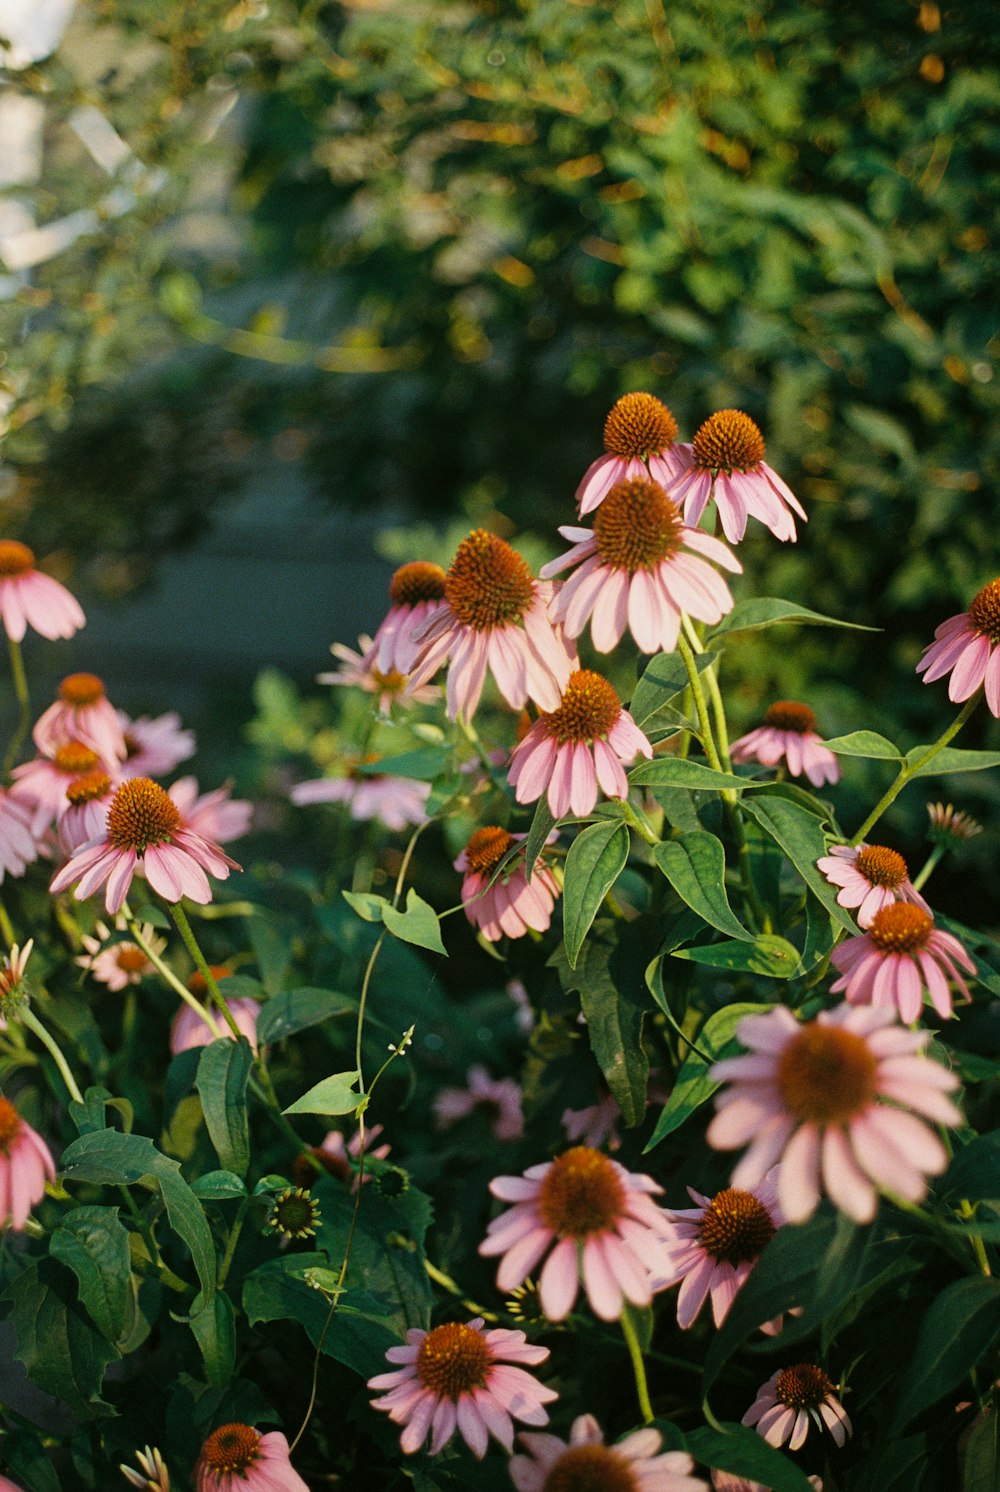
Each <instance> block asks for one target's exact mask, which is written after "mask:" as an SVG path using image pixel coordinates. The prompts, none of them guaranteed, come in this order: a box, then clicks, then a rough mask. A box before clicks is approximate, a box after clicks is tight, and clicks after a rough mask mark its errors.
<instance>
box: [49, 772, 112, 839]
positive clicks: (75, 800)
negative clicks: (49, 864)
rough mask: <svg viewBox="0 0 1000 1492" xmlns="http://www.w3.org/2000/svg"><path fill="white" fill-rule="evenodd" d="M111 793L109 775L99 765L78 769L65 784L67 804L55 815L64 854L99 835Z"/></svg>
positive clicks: (98, 837) (97, 837)
mask: <svg viewBox="0 0 1000 1492" xmlns="http://www.w3.org/2000/svg"><path fill="white" fill-rule="evenodd" d="M113 795H114V788H113V786H112V783H111V778H110V777H109V776H108V774H107V772H105V771H103V770H102V769H101V768H97V770H96V771H93V772H81V773H80V775H79V777H73V778H71V780H70V781H69V782H68V783H67V784H66V806H65V809H64V811H63V812H62V813H60V815H59V818H58V826H59V848H60V849H61V850H62V852H63V854H64V855H72V854H73V853H74V851H76V850H78V849H79V848H80V846H81V845H85V844H89V843H90V842H91V841H92V840H95V839H100V837H101V831H102V829H103V827H104V823H105V820H106V818H107V813H108V805H109V803H110V802H111V799H112V796H113Z"/></svg>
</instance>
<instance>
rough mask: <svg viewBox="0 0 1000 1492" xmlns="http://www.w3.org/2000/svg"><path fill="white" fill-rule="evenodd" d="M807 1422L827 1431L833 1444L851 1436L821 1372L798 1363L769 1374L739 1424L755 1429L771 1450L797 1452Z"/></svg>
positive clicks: (844, 1414) (845, 1417)
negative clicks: (831, 1437)
mask: <svg viewBox="0 0 1000 1492" xmlns="http://www.w3.org/2000/svg"><path fill="white" fill-rule="evenodd" d="M810 1421H812V1423H813V1424H815V1425H816V1427H817V1429H819V1430H824V1429H825V1430H829V1432H830V1434H831V1435H832V1436H833V1439H834V1442H835V1443H836V1444H837V1445H843V1444H844V1442H845V1441H846V1440H847V1437H848V1435H850V1434H851V1422H850V1420H849V1419H848V1417H847V1414H846V1412H845V1410H844V1406H843V1405H842V1404H841V1402H840V1400H839V1399H838V1398H837V1396H836V1394H835V1393H834V1391H833V1384H832V1383H831V1382H830V1380H829V1378H828V1377H827V1376H826V1374H825V1373H824V1372H823V1369H822V1368H817V1367H816V1366H815V1365H814V1364H813V1363H807V1362H800V1363H796V1364H795V1366H794V1367H792V1368H782V1369H780V1371H779V1372H777V1373H772V1375H771V1377H770V1378H769V1379H768V1380H767V1382H766V1383H765V1384H763V1385H762V1386H761V1387H760V1388H759V1389H758V1390H757V1397H756V1399H755V1400H754V1401H753V1403H752V1404H751V1405H750V1408H749V1409H748V1410H747V1412H746V1414H745V1415H744V1416H743V1420H742V1423H743V1424H744V1425H753V1426H755V1427H756V1430H757V1434H758V1435H760V1436H761V1437H762V1438H763V1439H764V1440H766V1441H767V1443H768V1445H773V1446H774V1447H775V1449H780V1447H781V1446H783V1445H787V1446H788V1449H789V1450H790V1451H797V1450H800V1449H801V1447H802V1446H803V1445H805V1442H806V1436H807V1435H808V1434H809V1424H810Z"/></svg>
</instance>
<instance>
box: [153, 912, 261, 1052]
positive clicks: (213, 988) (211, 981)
mask: <svg viewBox="0 0 1000 1492" xmlns="http://www.w3.org/2000/svg"><path fill="white" fill-rule="evenodd" d="M167 905H168V907H169V909H170V915H171V916H172V917H173V919H174V921H175V922H176V924H177V931H178V932H179V933H180V935H181V937H182V938H183V940H184V947H185V948H186V949H187V951H188V953H190V955H191V957H192V958H193V959H194V961H195V964H196V965H197V968H198V971H199V972H200V974H201V977H202V978H203V979H204V981H205V987H206V989H207V990H208V993H209V994H210V995H211V997H212V1003H213V1005H215V1006H216V1007H217V1008H218V1010H219V1011H220V1013H221V1015H222V1018H223V1020H224V1021H225V1023H226V1025H227V1026H228V1027H229V1030H230V1032H231V1033H232V1037H233V1040H234V1041H239V1040H240V1038H241V1037H242V1035H243V1032H242V1031H241V1030H240V1028H239V1026H238V1025H237V1024H236V1017H235V1016H234V1015H233V1012H232V1011H231V1010H230V1008H229V1006H228V1005H227V1004H226V997H225V995H223V994H222V992H221V990H220V989H219V981H218V980H217V979H216V977H215V975H214V974H213V973H212V971H211V969H210V968H209V966H208V960H207V959H206V957H205V955H204V954H203V953H202V951H201V945H200V943H199V942H198V939H197V938H196V937H195V935H194V931H193V929H192V927H191V924H190V922H189V921H188V918H187V913H186V912H185V910H184V905H183V903H182V902H179V901H178V902H168V904H167ZM220 1034H221V1033H220Z"/></svg>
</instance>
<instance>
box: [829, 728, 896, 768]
mask: <svg viewBox="0 0 1000 1492" xmlns="http://www.w3.org/2000/svg"><path fill="white" fill-rule="evenodd" d="M823 745H824V746H825V747H826V748H827V750H828V751H832V752H834V753H835V754H836V755H837V756H859V757H861V758H862V759H863V760H865V761H895V762H901V761H902V753H901V752H900V751H899V750H898V749H897V748H896V747H895V746H894V745H893V744H892V742H891V741H887V740H886V738H885V736H880V735H879V734H878V732H877V731H874V730H852V731H851V733H850V735H848V736H834V737H833V739H832V740H829V741H824V742H823Z"/></svg>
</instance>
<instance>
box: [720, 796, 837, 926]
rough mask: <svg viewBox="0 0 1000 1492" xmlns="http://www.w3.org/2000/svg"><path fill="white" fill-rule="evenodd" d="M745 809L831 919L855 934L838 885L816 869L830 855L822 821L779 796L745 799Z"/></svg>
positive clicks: (743, 805) (796, 804)
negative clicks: (838, 901)
mask: <svg viewBox="0 0 1000 1492" xmlns="http://www.w3.org/2000/svg"><path fill="white" fill-rule="evenodd" d="M742 807H743V811H744V813H748V814H749V815H750V817H751V818H753V819H755V820H756V822H757V823H758V824H759V825H760V827H761V828H762V829H763V830H764V832H765V834H768V835H770V837H771V838H772V839H773V840H774V842H775V844H777V845H779V846H780V847H781V849H783V850H784V852H785V854H786V855H787V856H788V858H789V860H791V862H792V864H793V865H794V866H795V869H796V870H797V871H798V873H799V875H800V876H801V877H802V879H803V880H804V881H805V883H806V885H807V886H808V887H809V890H810V891H811V892H812V893H813V895H814V896H815V897H816V899H817V900H818V901H820V902H822V903H823V905H824V906H825V907H826V909H827V911H828V912H829V913H830V916H831V917H833V918H834V919H835V921H836V922H838V923H839V924H840V926H841V927H843V928H845V929H846V930H847V931H848V932H849V933H852V934H853V933H856V932H857V930H858V929H857V925H856V923H855V922H854V920H853V918H852V917H850V916H849V915H848V913H847V912H846V911H845V910H844V908H843V907H841V906H838V905H837V888H836V886H831V885H830V883H829V881H827V880H826V879H825V878H824V877H823V876H822V875H821V874H820V873H819V871H818V870H817V869H816V861H817V860H819V859H820V857H821V856H823V855H825V854H826V852H827V850H826V839H825V837H824V834H823V829H822V825H821V821H820V819H819V818H818V817H817V816H816V815H815V814H814V813H810V812H809V810H808V809H807V808H804V807H802V806H801V805H800V804H798V803H795V802H792V801H791V799H789V798H786V797H783V796H779V795H778V794H776V793H774V794H772V793H761V794H760V795H755V796H754V797H751V798H744V799H743V804H742Z"/></svg>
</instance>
